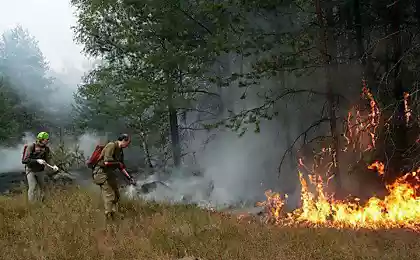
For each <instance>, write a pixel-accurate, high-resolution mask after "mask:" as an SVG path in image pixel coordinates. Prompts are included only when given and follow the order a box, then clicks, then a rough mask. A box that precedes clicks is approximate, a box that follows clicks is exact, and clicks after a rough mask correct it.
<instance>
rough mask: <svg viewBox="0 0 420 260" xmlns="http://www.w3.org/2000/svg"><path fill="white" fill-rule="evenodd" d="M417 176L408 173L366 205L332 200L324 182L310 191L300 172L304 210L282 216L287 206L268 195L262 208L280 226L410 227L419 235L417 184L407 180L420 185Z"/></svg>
mask: <svg viewBox="0 0 420 260" xmlns="http://www.w3.org/2000/svg"><path fill="white" fill-rule="evenodd" d="M418 173H420V170H419V171H417V172H413V173H408V174H406V175H405V176H403V177H401V178H399V179H398V180H397V181H395V182H394V183H393V184H392V185H388V186H387V187H386V188H387V190H388V192H389V194H388V195H387V196H386V197H385V198H383V199H379V198H377V197H372V198H370V199H369V200H368V201H367V203H366V204H365V205H360V203H359V199H354V201H335V200H334V199H333V198H329V197H328V196H327V195H326V194H325V192H324V188H323V184H322V182H320V181H318V182H317V183H316V192H315V193H311V192H309V190H308V184H307V182H306V180H305V179H304V178H303V176H302V173H299V177H300V182H301V185H302V190H301V208H299V209H297V210H295V211H293V212H292V213H288V214H285V215H283V216H282V214H281V212H282V210H283V206H284V205H285V202H284V200H282V199H281V196H280V194H278V193H273V192H271V191H269V192H266V196H267V201H265V202H263V203H261V204H260V205H263V206H265V207H266V208H267V209H268V214H269V219H272V220H274V221H275V222H276V223H277V224H283V225H295V224H306V225H309V226H328V227H335V228H354V229H357V228H368V229H380V228H409V229H412V230H416V231H419V232H420V197H419V196H418V194H417V192H416V190H417V189H418V188H419V186H418V185H411V184H409V183H408V181H407V179H412V180H413V179H414V180H415V182H417V183H419V182H418V181H419V178H418Z"/></svg>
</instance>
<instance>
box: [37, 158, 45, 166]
mask: <svg viewBox="0 0 420 260" xmlns="http://www.w3.org/2000/svg"><path fill="white" fill-rule="evenodd" d="M36 162H37V163H39V164H41V165H44V164H45V161H44V160H42V159H36Z"/></svg>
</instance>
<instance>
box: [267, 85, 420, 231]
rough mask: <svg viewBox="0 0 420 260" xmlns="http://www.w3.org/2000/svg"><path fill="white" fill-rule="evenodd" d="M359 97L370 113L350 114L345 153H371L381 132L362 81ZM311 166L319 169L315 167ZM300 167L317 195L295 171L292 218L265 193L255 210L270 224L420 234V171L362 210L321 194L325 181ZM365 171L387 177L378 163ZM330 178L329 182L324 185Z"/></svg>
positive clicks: (356, 203) (358, 205)
mask: <svg viewBox="0 0 420 260" xmlns="http://www.w3.org/2000/svg"><path fill="white" fill-rule="evenodd" d="M362 97H364V98H365V99H367V100H369V105H370V111H369V113H368V115H367V117H366V116H365V118H363V116H362V113H361V111H360V110H359V109H358V108H357V107H354V108H353V109H352V110H353V112H352V111H349V113H348V115H347V119H346V131H345V134H344V138H345V140H346V141H347V145H346V148H345V149H344V151H347V150H348V149H347V147H348V146H350V145H352V147H353V150H356V149H359V150H360V151H363V152H366V151H369V150H371V149H374V148H375V145H376V135H375V133H376V130H377V127H378V126H379V119H380V110H379V107H378V104H377V102H376V101H375V99H374V97H373V95H372V94H371V92H370V90H369V89H368V88H367V85H366V82H365V81H363V89H362ZM408 97H409V95H408V93H406V94H404V100H405V103H404V104H405V107H406V111H405V112H406V122H407V124H408V122H409V119H410V116H411V110H410V109H409V107H408ZM388 121H389V120H388ZM366 137H369V139H370V143H369V144H368V145H367V148H364V147H362V143H363V142H362V141H363V140H362V138H366ZM325 152H330V149H325V148H323V149H322V150H321V152H320V153H319V154H321V155H319V154H317V156H318V157H321V159H322V157H323V156H322V154H323V153H325ZM321 159H320V160H321ZM315 164H316V165H317V166H318V162H315ZM299 166H300V167H302V168H303V169H305V170H307V171H308V172H309V173H310V174H309V176H308V177H309V178H308V180H309V182H310V184H312V186H314V188H315V191H314V192H311V191H310V190H309V184H308V182H307V180H306V179H305V178H304V177H303V174H302V173H301V172H300V171H299V180H300V183H301V193H300V196H301V207H300V208H298V209H296V210H294V211H293V212H291V213H285V212H284V205H285V200H284V199H282V197H281V196H280V194H278V193H274V192H272V191H267V192H266V193H265V195H266V197H267V200H266V201H265V202H262V203H259V205H261V206H265V207H266V209H267V212H268V219H269V220H272V221H274V222H275V223H277V224H283V225H298V224H304V225H308V226H315V227H316V226H327V227H334V228H354V229H358V228H368V229H380V228H408V229H412V230H415V231H417V232H420V196H419V194H418V190H419V189H420V178H419V175H420V169H418V170H417V171H414V172H411V173H407V174H406V175H404V176H403V177H400V178H398V179H397V180H396V181H395V182H394V183H392V184H391V185H386V189H387V191H388V195H387V196H385V197H384V198H382V199H381V198H378V197H371V198H370V199H369V200H368V201H367V202H366V203H365V204H364V205H362V204H361V203H360V199H359V198H354V199H353V200H344V201H339V200H335V199H334V198H333V197H332V196H330V195H328V194H327V193H326V192H325V189H324V181H323V179H322V178H321V176H318V175H317V174H315V170H312V171H310V170H309V169H308V168H307V167H306V166H305V165H304V163H303V160H302V159H299ZM367 168H368V169H369V170H375V171H377V172H378V174H379V175H380V176H383V175H384V174H385V165H384V164H383V163H382V162H379V161H375V162H373V163H372V164H370V165H369V166H368V167H367ZM326 171H327V172H328V171H329V170H328V169H327V170H326ZM327 177H328V176H327ZM332 177H333V176H330V177H329V178H328V179H330V178H332ZM286 198H287V196H286Z"/></svg>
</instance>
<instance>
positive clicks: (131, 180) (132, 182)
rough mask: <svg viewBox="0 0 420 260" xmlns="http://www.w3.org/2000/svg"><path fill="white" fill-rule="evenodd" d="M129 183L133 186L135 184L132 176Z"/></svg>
mask: <svg viewBox="0 0 420 260" xmlns="http://www.w3.org/2000/svg"><path fill="white" fill-rule="evenodd" d="M130 184H131V185H133V186H136V185H137V183H136V180H134V179H133V177H130Z"/></svg>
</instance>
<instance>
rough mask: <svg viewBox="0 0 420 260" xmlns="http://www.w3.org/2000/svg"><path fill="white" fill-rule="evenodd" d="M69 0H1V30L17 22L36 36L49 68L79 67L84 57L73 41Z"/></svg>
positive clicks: (72, 23) (72, 20) (11, 26)
mask: <svg viewBox="0 0 420 260" xmlns="http://www.w3.org/2000/svg"><path fill="white" fill-rule="evenodd" d="M69 2H70V0H0V32H3V31H4V30H7V29H10V28H13V27H15V26H16V25H18V24H20V25H22V26H23V27H24V28H26V29H28V30H29V32H30V33H31V34H32V35H33V36H35V37H36V39H37V40H38V41H39V46H40V48H41V50H42V52H43V53H44V55H45V56H46V58H47V59H48V60H49V62H50V66H51V68H52V69H54V70H57V71H60V70H61V69H62V68H65V67H67V66H69V67H71V66H74V67H76V68H80V69H82V63H84V62H85V60H86V58H85V57H84V56H83V55H82V54H81V53H80V51H81V49H82V47H81V46H79V45H76V44H75V43H74V42H73V31H72V29H71V28H70V27H71V26H73V25H75V24H76V18H75V17H74V15H73V11H74V10H73V9H72V8H71V6H70V3H69Z"/></svg>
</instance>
